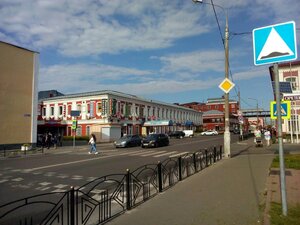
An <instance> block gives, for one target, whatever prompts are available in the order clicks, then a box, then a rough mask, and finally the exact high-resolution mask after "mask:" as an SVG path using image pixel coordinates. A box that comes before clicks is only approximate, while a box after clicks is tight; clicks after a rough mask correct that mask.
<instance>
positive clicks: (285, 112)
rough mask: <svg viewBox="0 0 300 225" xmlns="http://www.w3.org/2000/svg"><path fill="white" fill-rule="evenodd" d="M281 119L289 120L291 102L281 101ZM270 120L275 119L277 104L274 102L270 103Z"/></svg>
mask: <svg viewBox="0 0 300 225" xmlns="http://www.w3.org/2000/svg"><path fill="white" fill-rule="evenodd" d="M280 104H281V118H282V119H290V118H291V101H281V103H280ZM270 112H271V119H273V120H275V119H277V104H276V101H272V102H271V105H270Z"/></svg>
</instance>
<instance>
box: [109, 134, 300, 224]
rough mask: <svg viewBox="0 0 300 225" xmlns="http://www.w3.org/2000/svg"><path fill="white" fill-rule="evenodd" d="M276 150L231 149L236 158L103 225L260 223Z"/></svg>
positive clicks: (245, 146) (244, 145) (244, 146)
mask: <svg viewBox="0 0 300 225" xmlns="http://www.w3.org/2000/svg"><path fill="white" fill-rule="evenodd" d="M298 146H299V145H298ZM298 146H296V147H297V148H298ZM285 147H286V148H290V149H295V148H296V147H295V146H290V147H289V146H285ZM277 148H278V146H277V145H274V146H271V147H263V148H255V147H254V143H253V139H250V140H247V141H244V142H241V143H237V144H233V145H232V146H231V149H232V153H233V155H235V157H232V158H230V159H224V160H222V161H220V162H218V163H216V164H215V165H213V166H210V167H208V168H206V169H205V170H203V171H201V172H199V173H198V174H196V175H193V176H191V177H189V178H187V179H186V180H184V181H182V182H180V183H178V184H177V185H175V186H174V187H173V188H171V189H170V190H167V191H165V192H164V193H161V194H159V195H158V196H156V197H154V198H153V199H151V200H149V201H147V202H145V203H144V204H142V205H140V206H138V207H137V208H135V209H132V210H130V211H128V212H126V213H125V214H124V215H121V216H119V217H118V218H116V219H114V220H112V221H111V222H109V223H107V224H108V225H132V224H137V225H138V224H143V225H241V224H243V225H254V224H263V222H262V218H263V217H264V212H263V209H262V206H263V205H264V201H265V199H266V193H268V191H267V188H270V187H269V186H267V178H268V177H269V167H270V164H271V162H272V159H273V158H274V152H275V150H276V149H277ZM271 183H272V182H271ZM278 188H279V187H278V183H277V189H278ZM288 188H291V187H290V186H288ZM287 191H289V189H287ZM298 193H299V191H298Z"/></svg>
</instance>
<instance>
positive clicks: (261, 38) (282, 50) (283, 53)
mask: <svg viewBox="0 0 300 225" xmlns="http://www.w3.org/2000/svg"><path fill="white" fill-rule="evenodd" d="M252 36H253V53H254V64H255V65H263V64H270V63H275V62H284V61H290V60H294V59H297V43H296V25H295V22H294V21H290V22H286V23H280V24H275V25H271V26H266V27H261V28H256V29H254V30H253V31H252Z"/></svg>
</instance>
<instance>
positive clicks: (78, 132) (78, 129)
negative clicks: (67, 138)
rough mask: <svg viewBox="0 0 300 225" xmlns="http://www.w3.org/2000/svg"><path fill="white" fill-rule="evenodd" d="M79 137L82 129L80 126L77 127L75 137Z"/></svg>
mask: <svg viewBox="0 0 300 225" xmlns="http://www.w3.org/2000/svg"><path fill="white" fill-rule="evenodd" d="M81 135H82V127H81V126H77V129H76V136H81Z"/></svg>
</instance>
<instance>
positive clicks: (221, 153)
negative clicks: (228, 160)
mask: <svg viewBox="0 0 300 225" xmlns="http://www.w3.org/2000/svg"><path fill="white" fill-rule="evenodd" d="M222 148H223V146H222V145H220V153H219V154H220V160H221V159H222V151H223V150H222Z"/></svg>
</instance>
